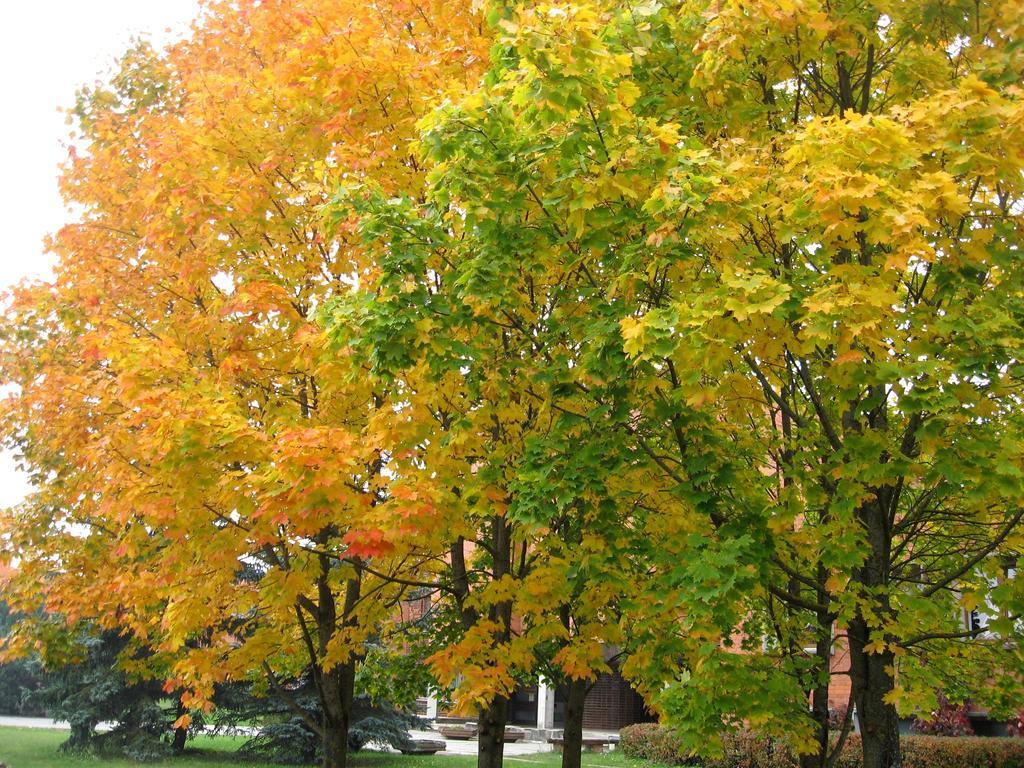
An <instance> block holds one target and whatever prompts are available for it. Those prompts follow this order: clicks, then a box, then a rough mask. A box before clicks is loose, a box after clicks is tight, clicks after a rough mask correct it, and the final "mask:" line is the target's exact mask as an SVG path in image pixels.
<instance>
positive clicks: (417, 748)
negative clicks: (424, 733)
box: [399, 739, 448, 755]
mask: <svg viewBox="0 0 1024 768" xmlns="http://www.w3.org/2000/svg"><path fill="white" fill-rule="evenodd" d="M447 746H448V745H447V744H445V743H444V742H443V741H441V740H440V739H409V741H407V742H406V743H405V744H403V745H402V746H401V748H400V749H399V751H400V752H401V753H402V754H403V755H436V754H437V753H438V752H443V751H444V750H445V747H447Z"/></svg>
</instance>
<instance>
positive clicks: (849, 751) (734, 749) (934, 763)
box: [619, 723, 1024, 768]
mask: <svg viewBox="0 0 1024 768" xmlns="http://www.w3.org/2000/svg"><path fill="white" fill-rule="evenodd" d="M900 743H901V744H902V747H903V768H1022V767H1024V739H1012V738H1006V739H995V738H981V737H975V736H964V737H951V736H916V735H914V736H904V737H903V738H902V740H901V742H900ZM619 747H620V748H621V749H622V752H623V754H625V755H627V756H628V757H639V758H644V759H647V760H653V761H655V762H658V763H665V764H668V765H693V766H701V768H796V766H797V765H798V762H797V760H796V758H795V757H794V755H793V754H792V752H790V751H789V750H788V749H787V748H786V746H785V745H784V744H782V743H780V742H775V741H772V740H771V739H768V738H766V737H763V736H758V735H756V734H754V733H752V732H751V731H737V732H736V733H733V734H729V735H728V736H726V738H725V739H724V744H723V747H724V754H723V755H722V757H720V758H714V759H697V758H692V757H687V756H686V755H684V754H681V753H680V747H679V741H678V739H676V738H675V737H674V735H673V733H672V731H671V730H670V729H668V728H664V727H662V726H660V725H657V724H653V723H646V724H642V725H631V726H629V727H627V728H623V729H622V733H621V736H620V742H619ZM836 768H861V746H860V737H859V736H857V735H855V734H851V735H850V736H849V738H848V739H847V742H846V746H845V748H844V749H843V754H842V756H841V757H840V759H839V760H838V762H837V764H836Z"/></svg>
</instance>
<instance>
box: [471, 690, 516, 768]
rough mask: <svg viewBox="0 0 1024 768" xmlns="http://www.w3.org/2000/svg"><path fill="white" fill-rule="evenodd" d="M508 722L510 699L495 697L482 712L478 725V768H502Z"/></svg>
mask: <svg viewBox="0 0 1024 768" xmlns="http://www.w3.org/2000/svg"><path fill="white" fill-rule="evenodd" d="M507 722H508V699H507V698H505V697H504V696H495V697H494V700H493V701H492V702H491V703H490V705H488V706H487V707H485V708H484V709H482V710H480V718H479V721H478V723H477V725H478V727H479V733H478V735H477V753H476V765H477V768H501V765H502V761H503V760H504V758H505V724H506V723H507Z"/></svg>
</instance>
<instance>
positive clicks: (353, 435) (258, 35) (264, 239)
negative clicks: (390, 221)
mask: <svg viewBox="0 0 1024 768" xmlns="http://www.w3.org/2000/svg"><path fill="white" fill-rule="evenodd" d="M441 19H443V22H442V21H441ZM482 45H484V42H483V38H482V37H481V36H480V28H479V24H478V22H477V20H476V19H475V17H474V16H473V15H472V13H471V12H470V11H469V10H468V9H465V10H464V11H463V10H462V9H457V10H454V11H453V9H452V8H448V7H442V6H441V4H435V5H434V6H431V5H429V4H420V5H417V6H410V5H400V6H393V7H392V6H374V7H367V6H358V7H356V6H345V5H344V4H340V5H339V4H337V3H323V2H313V1H311V2H306V3H299V4H295V3H275V2H271V3H267V2H251V3H250V2H245V3H241V4H235V3H210V4H208V5H207V6H206V7H205V9H204V13H203V17H202V20H201V21H200V22H199V23H197V25H196V26H195V27H194V29H193V31H192V34H191V36H190V37H189V38H187V39H186V40H184V41H182V42H181V43H179V44H176V45H174V46H172V47H171V48H170V49H168V50H167V51H166V52H164V53H159V52H155V51H153V50H152V49H150V48H148V47H147V46H145V45H140V46H137V47H135V48H133V49H132V50H131V51H129V52H128V54H127V55H126V56H125V58H124V59H123V61H122V62H121V66H120V68H119V70H118V71H117V73H116V74H115V75H114V77H113V79H112V80H111V81H110V82H109V83H108V84H100V85H97V86H96V87H93V88H88V89H85V90H84V91H83V92H82V93H81V94H80V97H79V99H78V103H77V106H76V108H75V110H74V118H75V124H76V126H77V134H76V137H75V145H74V146H75V148H76V149H75V151H73V152H72V156H71V158H70V159H69V163H68V165H67V167H66V169H65V172H64V176H63V180H62V185H63V190H64V194H65V198H66V199H67V200H68V202H69V203H72V202H73V203H75V204H77V205H78V206H80V208H81V211H82V214H81V219H80V221H78V222H77V223H75V224H71V225H69V226H68V227H66V228H65V229H63V230H62V231H61V232H60V233H59V234H58V235H57V236H56V237H55V238H54V240H53V244H52V247H53V250H54V251H55V252H56V253H57V255H58V258H59V260H58V265H57V269H56V279H55V281H54V282H53V283H52V284H45V285H37V286H28V287H25V288H22V289H19V290H18V291H17V292H16V293H15V295H14V297H13V299H12V301H11V304H10V307H9V311H8V313H7V318H6V320H5V327H4V345H3V372H4V380H5V382H6V383H7V384H9V385H14V387H16V394H15V395H13V396H11V397H10V398H8V400H7V402H6V404H5V413H4V424H5V436H6V438H7V440H8V442H9V444H12V445H13V446H14V447H15V448H16V449H17V450H18V451H19V453H20V454H21V456H22V459H23V463H24V464H25V466H26V467H27V468H28V470H29V471H30V472H31V473H32V476H33V480H34V482H35V484H36V486H37V488H38V491H37V493H35V494H34V495H33V497H31V498H30V499H29V500H28V502H27V503H26V504H25V505H23V507H21V508H20V509H17V510H14V511H12V512H10V513H9V514H7V515H6V516H5V518H4V521H3V535H4V537H5V543H6V545H7V546H5V559H13V560H14V561H16V562H17V565H18V568H17V571H16V573H15V575H14V576H13V579H12V582H11V586H10V588H9V594H10V600H11V602H12V604H14V605H15V606H16V607H18V608H19V609H21V610H23V611H25V612H26V613H29V612H30V611H29V609H30V608H32V607H35V606H36V605H37V603H38V598H37V592H38V588H39V585H40V584H42V585H44V586H45V590H44V591H45V595H44V596H45V606H46V608H47V610H49V611H51V612H53V613H57V614H59V615H61V616H63V617H64V618H65V619H66V620H67V621H68V622H70V623H73V622H76V621H79V620H82V619H92V620H96V621H98V622H99V623H100V624H101V625H102V626H103V627H106V628H110V629H118V630H121V631H125V632H128V633H131V634H132V635H133V636H134V638H136V640H137V641H139V642H140V643H143V644H145V645H147V646H148V647H150V648H151V649H152V651H153V652H154V654H155V657H156V658H159V659H162V660H164V661H165V662H166V663H167V664H168V665H169V670H170V671H169V672H168V678H169V679H168V690H175V689H183V690H184V691H185V692H184V694H183V696H182V701H183V703H184V704H186V705H187V706H189V707H192V708H198V709H203V708H207V707H208V706H209V698H210V695H211V693H212V690H213V685H214V684H215V683H217V682H219V681H222V680H228V679H239V678H245V677H248V678H255V677H260V678H262V679H263V681H264V685H266V686H268V687H270V688H276V689H278V690H277V693H278V694H279V695H281V696H283V697H285V698H286V699H287V696H288V694H287V691H286V690H285V689H284V687H283V686H281V685H280V684H279V680H280V679H281V678H284V677H295V676H297V675H298V673H300V672H301V671H302V670H304V669H306V668H309V669H310V670H311V675H312V678H313V680H314V683H315V686H316V688H317V690H318V692H319V696H320V698H321V711H322V713H323V718H322V720H321V721H319V722H316V721H311V722H309V726H310V727H311V728H312V729H313V730H314V731H316V732H317V733H319V734H320V735H321V736H322V740H323V751H324V763H325V765H328V766H339V765H343V764H344V762H345V754H346V742H347V739H346V735H347V734H346V730H347V727H348V724H349V714H350V707H351V701H352V696H353V687H354V678H355V668H356V665H357V664H358V661H359V658H360V656H361V654H362V648H363V643H364V641H365V640H366V639H367V638H368V637H369V636H370V635H371V634H372V633H373V632H374V631H375V627H376V626H377V625H378V624H379V622H380V621H382V620H383V619H384V618H386V617H388V616H389V615H390V612H391V611H392V610H393V606H394V605H395V603H396V602H397V601H398V600H399V599H400V598H401V596H402V593H403V590H404V586H403V585H401V584H398V583H396V582H393V581H390V580H388V579H387V578H386V577H388V576H390V575H391V574H393V573H394V572H396V571H402V570H406V569H408V568H413V567H415V563H412V564H410V563H409V562H408V561H407V560H406V559H405V556H404V554H403V553H402V552H400V551H397V550H385V549H381V548H380V547H379V546H378V544H379V542H380V537H379V535H378V533H377V532H375V531H374V530H372V529H368V528H366V526H364V525H363V521H364V519H365V518H366V517H367V515H368V510H370V509H372V507H373V506H374V505H375V504H377V503H378V502H379V501H380V500H382V499H383V498H386V497H387V495H388V491H387V489H386V487H385V486H386V485H387V483H386V479H385V476H384V468H385V464H386V460H387V459H386V453H385V448H386V446H384V445H383V444H382V442H381V441H382V440H383V439H384V438H383V437H382V436H381V435H379V434H377V433H376V431H375V426H374V418H375V414H376V412H377V406H378V403H379V400H380V398H381V396H382V395H381V393H380V392H377V391H374V390H373V388H372V387H371V386H369V385H368V384H362V383H360V382H358V381H353V380H352V379H351V378H350V377H349V376H348V375H347V371H348V366H347V364H346V361H344V360H342V359H339V358H337V357H336V356H333V355H330V356H324V355H322V354H321V349H322V345H321V342H320V337H319V331H318V329H317V328H316V326H315V325H314V324H312V322H311V319H312V314H313V313H314V312H315V311H316V309H317V307H319V306H321V305H322V304H323V303H324V302H326V301H327V300H329V299H330V297H331V296H333V295H336V294H339V293H344V292H346V291H348V290H349V289H350V287H351V286H352V285H353V284H355V283H358V281H359V280H360V279H361V276H362V275H364V274H366V273H367V270H369V269H371V265H367V264H366V263H364V262H363V261H361V260H360V252H359V249H358V248H352V247H349V246H348V245H347V244H346V243H344V242H341V241H335V242H332V243H330V244H328V243H327V242H326V240H325V238H324V237H323V235H322V233H321V231H320V225H319V222H320V219H319V212H318V205H319V204H320V203H322V202H323V201H324V200H325V199H326V196H327V194H328V191H329V190H331V189H333V187H334V186H335V185H336V184H337V183H338V181H339V180H340V179H342V178H358V177H359V176H360V175H361V174H364V173H366V172H368V171H370V170H372V171H373V172H374V173H375V174H376V175H378V176H379V177H380V178H381V179H383V181H382V183H383V184H384V185H385V186H387V187H388V188H390V189H392V190H399V189H401V188H403V185H407V184H409V183H410V180H411V179H413V178H415V177H416V176H417V174H418V169H417V166H416V163H415V161H414V160H413V159H412V158H411V156H410V155H409V153H408V147H407V143H408V140H409V137H410V136H411V133H412V126H413V124H414V122H415V120H416V119H417V117H418V116H419V114H420V113H421V112H422V111H423V110H424V109H425V107H424V105H425V103H426V102H427V100H428V99H429V98H430V97H431V95H433V94H435V93H437V92H439V91H440V90H443V89H444V88H447V87H457V84H458V83H459V82H461V80H462V78H465V77H470V78H471V77H472V76H473V72H474V69H475V67H476V65H477V62H478V61H479V59H480V49H481V47H482ZM425 52H428V53H425ZM419 524H422V525H429V524H430V521H429V520H422V521H420V522H419ZM371 561H373V562H374V563H376V567H375V568H374V570H373V572H372V573H371V572H370V571H368V570H367V568H368V567H370V563H371ZM243 565H245V566H247V567H249V568H251V569H254V570H255V571H257V572H258V573H259V577H258V578H256V579H242V578H239V574H240V572H241V571H242V570H243ZM43 629H44V628H42V627H40V626H38V625H36V626H33V625H32V624H31V623H26V624H24V625H22V626H21V627H20V628H19V629H18V630H16V633H15V635H14V636H13V637H12V638H10V640H9V650H11V651H16V650H17V649H18V648H19V647H25V646H27V645H28V644H30V643H31V642H33V641H34V640H38V639H45V638H41V636H40V634H39V633H40V632H41V631H42V630H43ZM300 709H301V708H299V707H297V708H296V711H297V713H298V712H299V710H300ZM185 719H187V718H183V721H182V722H184V720H185Z"/></svg>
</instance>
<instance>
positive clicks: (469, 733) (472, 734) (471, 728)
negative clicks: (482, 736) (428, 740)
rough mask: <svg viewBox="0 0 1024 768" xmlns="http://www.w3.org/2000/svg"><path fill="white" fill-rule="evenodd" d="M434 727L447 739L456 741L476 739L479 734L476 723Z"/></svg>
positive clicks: (448, 724)
mask: <svg viewBox="0 0 1024 768" xmlns="http://www.w3.org/2000/svg"><path fill="white" fill-rule="evenodd" d="M434 727H435V728H436V729H437V732H438V733H440V734H441V735H442V736H444V737H445V738H446V739H454V740H456V741H468V740H469V739H475V738H476V734H477V727H476V723H444V724H443V725H436V726H434Z"/></svg>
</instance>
